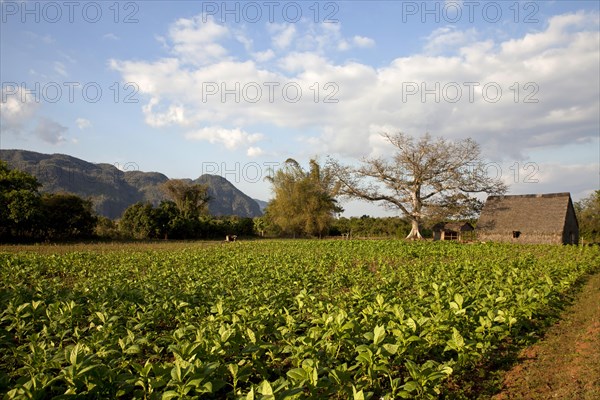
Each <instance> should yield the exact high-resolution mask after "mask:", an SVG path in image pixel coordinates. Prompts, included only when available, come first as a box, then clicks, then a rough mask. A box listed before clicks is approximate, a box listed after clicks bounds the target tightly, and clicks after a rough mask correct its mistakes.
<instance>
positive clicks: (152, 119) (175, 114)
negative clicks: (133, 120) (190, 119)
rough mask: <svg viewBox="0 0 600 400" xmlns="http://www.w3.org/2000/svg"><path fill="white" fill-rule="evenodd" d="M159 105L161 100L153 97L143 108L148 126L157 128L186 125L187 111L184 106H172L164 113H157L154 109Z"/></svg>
mask: <svg viewBox="0 0 600 400" xmlns="http://www.w3.org/2000/svg"><path fill="white" fill-rule="evenodd" d="M158 104H159V100H158V98H156V97H153V98H152V99H151V100H150V102H149V103H148V104H146V105H145V106H143V107H142V111H143V112H144V115H145V116H146V118H145V121H146V123H147V124H148V125H150V126H153V127H155V128H160V127H163V126H168V125H172V124H180V125H185V124H186V120H185V110H184V108H183V106H181V105H176V104H171V105H169V107H168V108H167V109H166V110H165V111H163V112H155V111H153V108H154V107H156V106H157V105H158Z"/></svg>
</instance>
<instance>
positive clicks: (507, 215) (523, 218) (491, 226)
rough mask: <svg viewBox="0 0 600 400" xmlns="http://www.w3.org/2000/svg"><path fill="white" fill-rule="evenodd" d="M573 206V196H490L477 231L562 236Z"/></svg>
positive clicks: (556, 194) (557, 194)
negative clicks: (570, 208) (568, 213)
mask: <svg viewBox="0 0 600 400" xmlns="http://www.w3.org/2000/svg"><path fill="white" fill-rule="evenodd" d="M569 206H570V207H572V203H571V196H570V194H569V193H550V194H526V195H513V196H490V197H488V199H487V201H486V203H485V206H484V207H483V210H482V211H481V217H480V218H479V222H478V223H477V230H478V231H480V232H481V233H509V232H512V231H520V232H530V233H538V234H562V231H563V228H564V226H565V219H566V217H567V210H568V208H569Z"/></svg>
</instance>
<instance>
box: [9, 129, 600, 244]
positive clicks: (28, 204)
mask: <svg viewBox="0 0 600 400" xmlns="http://www.w3.org/2000/svg"><path fill="white" fill-rule="evenodd" d="M383 137H384V138H385V139H386V140H387V142H388V143H389V144H391V148H392V150H393V153H392V155H391V156H390V157H388V158H384V157H370V158H364V159H363V160H362V161H361V163H360V165H359V166H352V165H344V164H343V163H341V162H340V161H338V160H335V159H331V158H330V159H328V160H327V162H325V163H324V164H321V163H319V162H318V161H317V160H314V159H312V160H310V161H309V165H308V169H304V168H302V166H301V165H300V163H298V162H297V161H296V160H294V159H288V160H286V162H285V163H284V164H283V166H282V167H281V168H279V169H278V170H276V171H272V174H270V175H269V176H268V177H267V180H268V182H269V183H270V184H271V188H272V192H273V199H272V200H271V201H270V202H269V203H268V205H267V207H266V210H265V214H264V215H263V216H262V217H259V218H254V219H251V218H240V217H213V216H210V215H208V212H207V205H208V202H209V201H210V197H209V196H208V187H207V186H206V185H201V184H194V183H191V182H188V181H185V180H178V179H171V180H169V181H167V182H165V183H164V184H163V186H162V190H163V192H164V193H165V195H166V197H168V200H165V201H162V202H161V203H160V204H158V205H157V206H154V205H152V204H148V203H136V204H133V205H131V206H130V207H128V208H127V209H126V210H125V211H124V213H123V215H122V217H121V218H120V220H119V221H118V222H115V221H111V220H108V219H107V218H104V217H98V216H96V215H95V214H94V213H93V211H92V204H91V202H90V201H89V200H84V199H81V198H79V197H77V196H75V195H72V194H66V193H64V194H41V193H40V192H39V191H38V189H39V187H40V184H39V182H38V181H37V180H36V178H35V177H33V176H31V175H29V174H26V173H24V172H22V171H18V170H11V169H9V168H8V166H7V165H6V164H5V163H0V240H3V241H6V240H65V239H82V238H89V237H92V236H94V235H96V236H103V237H110V238H134V239H213V238H222V237H224V236H225V235H238V236H250V235H258V236H263V237H264V236H271V237H294V238H295V237H319V238H321V237H324V236H328V235H332V234H333V235H353V236H368V237H373V236H394V237H399V236H404V237H405V238H407V239H420V238H422V237H423V234H429V233H430V232H427V227H430V226H432V225H433V224H435V223H437V222H441V221H446V220H449V219H453V220H463V221H466V220H468V221H471V222H474V221H475V220H476V219H477V216H478V215H479V212H480V211H481V208H482V206H483V203H482V202H481V201H480V200H478V199H477V197H475V196H474V194H476V193H487V194H504V193H506V191H507V187H506V185H505V184H504V183H503V182H502V181H501V180H500V179H499V178H490V177H488V176H487V174H486V173H485V169H486V163H485V161H484V160H483V158H482V157H481V149H480V147H479V145H478V144H477V143H475V142H474V141H473V140H471V139H464V140H457V141H449V140H446V139H444V138H434V137H432V136H430V135H429V134H426V135H424V136H422V137H421V138H418V139H415V138H413V137H411V136H408V135H405V134H403V133H397V134H394V135H391V134H383ZM339 199H362V200H366V201H369V202H373V203H378V204H381V205H383V206H384V207H386V208H387V209H391V210H394V211H396V212H397V213H398V216H397V217H395V218H371V217H368V216H363V217H361V218H350V219H348V218H342V217H340V213H341V212H343V209H342V207H341V206H340V204H339ZM575 209H576V212H577V217H578V220H579V225H580V231H581V235H582V236H583V237H584V238H586V240H587V241H598V240H600V191H596V192H594V193H592V194H591V195H590V196H589V197H587V198H585V199H583V200H581V201H580V202H577V203H576V204H575Z"/></svg>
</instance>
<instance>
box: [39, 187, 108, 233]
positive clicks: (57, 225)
mask: <svg viewBox="0 0 600 400" xmlns="http://www.w3.org/2000/svg"><path fill="white" fill-rule="evenodd" d="M41 211H42V216H43V221H44V226H45V227H44V232H45V237H46V239H50V240H65V239H81V238H89V237H91V236H92V235H93V233H94V227H95V226H96V222H97V221H98V220H97V217H96V216H95V214H94V212H93V205H92V202H91V201H89V200H84V199H82V198H81V197H79V196H76V195H74V194H69V193H57V194H44V195H42V199H41Z"/></svg>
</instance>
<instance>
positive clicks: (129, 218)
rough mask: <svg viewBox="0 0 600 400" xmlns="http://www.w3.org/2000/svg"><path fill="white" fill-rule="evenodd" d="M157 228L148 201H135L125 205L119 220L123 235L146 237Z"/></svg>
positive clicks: (138, 237)
mask: <svg viewBox="0 0 600 400" xmlns="http://www.w3.org/2000/svg"><path fill="white" fill-rule="evenodd" d="M156 229H157V226H156V222H155V220H154V215H153V208H152V204H150V203H142V202H139V203H135V204H132V205H131V206H129V207H127V209H126V210H125V211H124V212H123V216H122V217H121V220H120V221H119V230H120V231H121V232H122V233H123V235H125V236H128V237H132V238H135V239H147V238H149V237H150V236H151V235H152V234H153V233H154V232H155V231H156Z"/></svg>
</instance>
